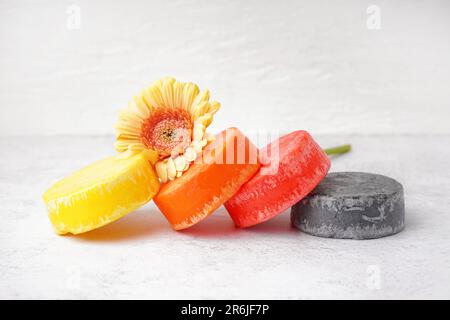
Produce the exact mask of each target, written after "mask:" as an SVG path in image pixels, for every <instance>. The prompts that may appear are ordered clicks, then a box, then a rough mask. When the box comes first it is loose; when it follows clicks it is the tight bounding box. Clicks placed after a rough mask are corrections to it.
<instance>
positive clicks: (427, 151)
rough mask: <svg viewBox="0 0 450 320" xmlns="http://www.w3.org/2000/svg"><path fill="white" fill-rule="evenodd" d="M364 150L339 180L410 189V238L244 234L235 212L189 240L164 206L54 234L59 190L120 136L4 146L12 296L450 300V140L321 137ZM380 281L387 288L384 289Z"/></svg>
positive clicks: (274, 230)
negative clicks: (367, 177) (53, 200)
mask: <svg viewBox="0 0 450 320" xmlns="http://www.w3.org/2000/svg"><path fill="white" fill-rule="evenodd" d="M316 138H319V139H318V141H319V142H320V143H321V145H322V146H323V147H328V146H332V145H336V144H339V143H344V142H352V143H353V145H354V151H353V152H352V153H350V154H347V155H344V156H341V157H339V158H334V159H333V160H332V163H333V164H332V170H333V171H344V170H346V171H349V170H354V171H369V172H375V173H380V174H385V175H388V176H391V177H393V178H395V179H397V180H398V181H400V182H401V183H403V185H404V187H405V199H406V228H405V230H404V231H403V232H401V233H399V234H397V235H395V236H392V237H388V238H381V239H376V240H366V241H355V240H335V239H324V238H316V237H312V236H309V235H306V234H304V233H301V232H299V231H296V230H294V229H291V228H290V223H289V214H288V213H284V214H282V215H280V216H279V217H277V218H275V219H274V220H271V221H268V222H266V223H264V224H263V225H260V226H258V227H255V228H252V229H248V230H237V229H235V228H234V227H233V225H232V222H231V219H230V218H229V217H228V216H227V215H226V213H225V212H224V209H220V210H219V211H218V212H216V213H215V214H213V215H212V216H211V217H209V218H208V219H207V220H205V221H203V222H201V223H200V224H198V225H196V226H195V227H193V228H191V229H188V230H186V231H185V232H175V231H172V230H171V229H170V227H169V225H168V223H167V222H166V221H165V219H164V218H163V217H162V215H161V214H160V213H159V212H158V211H157V209H156V208H155V207H154V205H153V204H149V205H147V206H145V207H144V208H142V209H140V210H139V211H138V212H135V213H132V214H130V215H128V216H127V217H125V218H123V219H122V220H119V221H117V222H115V223H113V224H111V225H109V226H106V227H104V228H102V229H99V230H97V231H93V232H91V233H88V234H85V235H83V236H78V237H73V236H65V237H61V236H57V235H55V234H53V231H52V229H51V227H50V224H49V222H48V220H47V217H46V213H45V208H44V205H43V203H42V201H41V199H40V197H41V194H42V193H43V191H44V190H45V189H46V188H47V187H48V186H49V184H50V183H51V182H52V181H53V180H55V179H58V178H60V177H62V176H63V175H65V174H67V173H68V172H70V171H72V170H74V169H76V168H79V167H81V166H83V165H85V164H88V163H90V162H92V161H94V160H96V159H98V158H101V157H103V156H106V155H108V154H111V153H112V152H113V150H112V147H111V145H112V140H113V139H112V137H94V136H92V137H84V138H80V137H48V138H36V137H34V138H33V137H22V138H18V137H15V138H0V150H2V151H1V157H0V216H1V223H0V288H1V289H0V298H95V299H97V298H375V299H377V298H446V299H449V298H450V286H449V283H450V222H449V221H450V211H449V207H450V198H449V193H450V172H449V170H448V159H450V149H449V148H448V146H449V145H450V136H449V135H441V136H432V135H430V136H423V135H421V136H409V135H404V136H395V137H390V136H366V137H364V136H320V137H316ZM377 279H379V280H380V281H379V282H378V281H377Z"/></svg>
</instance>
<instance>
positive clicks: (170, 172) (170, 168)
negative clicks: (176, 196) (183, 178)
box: [167, 157, 177, 180]
mask: <svg viewBox="0 0 450 320" xmlns="http://www.w3.org/2000/svg"><path fill="white" fill-rule="evenodd" d="M176 174H177V169H175V163H174V162H173V159H172V158H171V157H170V158H169V159H167V178H169V180H173V179H175V176H176Z"/></svg>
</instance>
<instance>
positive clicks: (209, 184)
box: [154, 128, 260, 230]
mask: <svg viewBox="0 0 450 320" xmlns="http://www.w3.org/2000/svg"><path fill="white" fill-rule="evenodd" d="M257 152H258V149H257V148H256V147H255V146H254V145H253V144H252V143H251V142H250V140H249V139H248V138H247V137H246V136H244V134H242V132H240V131H239V130H238V129H236V128H230V129H227V130H225V131H222V132H221V133H219V134H218V135H217V136H216V138H215V141H213V142H212V143H210V144H209V145H208V146H206V148H205V150H204V151H203V153H202V155H201V156H200V157H199V158H197V159H196V160H195V161H194V163H193V164H192V165H191V167H190V168H189V169H188V171H186V172H185V173H184V174H183V175H182V176H181V177H179V178H176V179H175V180H173V181H169V182H168V183H166V184H164V185H163V186H162V187H161V190H160V192H159V193H158V195H157V196H156V197H155V198H154V201H155V203H156V205H157V206H158V208H159V209H160V210H161V211H162V213H163V214H164V215H165V216H166V218H167V220H169V222H170V224H171V225H172V227H173V228H174V229H175V230H181V229H185V228H188V227H190V226H192V225H194V224H196V223H197V222H199V221H201V220H203V219H204V218H206V217H207V216H208V215H210V214H211V213H212V212H214V211H215V210H216V209H217V208H219V207H220V206H221V205H222V204H223V203H224V202H225V201H227V200H228V199H230V198H231V197H232V196H233V195H234V194H235V193H236V191H238V190H239V188H240V187H241V186H242V185H243V184H244V183H245V182H246V181H247V180H249V179H250V178H251V177H252V176H253V175H254V174H255V173H256V172H257V171H258V169H259V167H260V164H259V162H258V159H257Z"/></svg>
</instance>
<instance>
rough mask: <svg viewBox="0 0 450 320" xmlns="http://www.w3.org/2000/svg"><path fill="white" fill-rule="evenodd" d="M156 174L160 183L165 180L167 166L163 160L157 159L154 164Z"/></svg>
mask: <svg viewBox="0 0 450 320" xmlns="http://www.w3.org/2000/svg"><path fill="white" fill-rule="evenodd" d="M155 169H156V174H157V175H158V177H159V179H160V180H161V182H162V183H165V182H167V168H166V164H165V163H164V161H158V162H157V163H156V165H155Z"/></svg>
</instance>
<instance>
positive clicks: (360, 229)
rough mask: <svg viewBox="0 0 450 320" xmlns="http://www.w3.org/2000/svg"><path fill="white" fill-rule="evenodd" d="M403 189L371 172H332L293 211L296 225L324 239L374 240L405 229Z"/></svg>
mask: <svg viewBox="0 0 450 320" xmlns="http://www.w3.org/2000/svg"><path fill="white" fill-rule="evenodd" d="M404 220H405V205H404V199H403V187H402V185H401V184H400V183H398V182H397V181H395V180H394V179H391V178H388V177H385V176H382V175H377V174H371V173H362V172H336V173H330V174H328V175H327V177H326V178H325V179H324V180H323V181H322V182H321V183H320V185H319V186H318V187H317V188H316V189H315V190H314V191H313V192H312V193H311V194H310V195H308V197H306V198H305V199H303V200H302V201H300V202H299V203H297V204H296V205H295V206H293V207H292V210H291V221H292V224H293V225H294V226H295V227H297V228H299V229H300V230H302V231H304V232H306V233H309V234H312V235H315V236H320V237H328V238H340V239H345V238H347V239H372V238H380V237H384V236H388V235H392V234H395V233H397V232H400V231H401V230H403V228H404Z"/></svg>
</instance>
